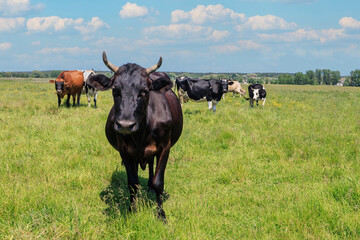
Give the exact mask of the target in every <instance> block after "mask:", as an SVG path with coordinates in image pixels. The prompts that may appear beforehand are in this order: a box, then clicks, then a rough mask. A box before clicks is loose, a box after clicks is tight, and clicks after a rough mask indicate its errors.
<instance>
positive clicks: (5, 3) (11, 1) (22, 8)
mask: <svg viewBox="0 0 360 240" xmlns="http://www.w3.org/2000/svg"><path fill="white" fill-rule="evenodd" d="M43 8H44V5H43V4H37V5H31V3H30V0H0V15H3V16H13V15H19V14H24V13H25V12H28V11H33V10H36V11H38V10H41V9H43Z"/></svg>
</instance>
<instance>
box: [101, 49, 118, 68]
mask: <svg viewBox="0 0 360 240" xmlns="http://www.w3.org/2000/svg"><path fill="white" fill-rule="evenodd" d="M103 61H104V63H105V65H106V66H107V67H108V68H109V69H110V70H111V71H113V72H114V73H116V72H117V70H118V69H119V68H118V67H117V66H115V65H114V64H112V63H111V62H109V61H108V59H107V57H106V52H105V51H103Z"/></svg>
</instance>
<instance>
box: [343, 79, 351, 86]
mask: <svg viewBox="0 0 360 240" xmlns="http://www.w3.org/2000/svg"><path fill="white" fill-rule="evenodd" d="M349 86H351V77H346V78H345V81H344V87H349Z"/></svg>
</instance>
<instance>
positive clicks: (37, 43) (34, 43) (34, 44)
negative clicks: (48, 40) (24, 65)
mask: <svg viewBox="0 0 360 240" xmlns="http://www.w3.org/2000/svg"><path fill="white" fill-rule="evenodd" d="M31 45H33V46H37V45H40V41H35V42H32V43H31Z"/></svg>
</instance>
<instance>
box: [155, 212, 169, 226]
mask: <svg viewBox="0 0 360 240" xmlns="http://www.w3.org/2000/svg"><path fill="white" fill-rule="evenodd" d="M157 215H158V218H159V220H161V221H162V222H163V223H164V224H166V223H167V220H166V215H165V212H164V210H162V209H161V208H160V209H159V208H158V212H157Z"/></svg>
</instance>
